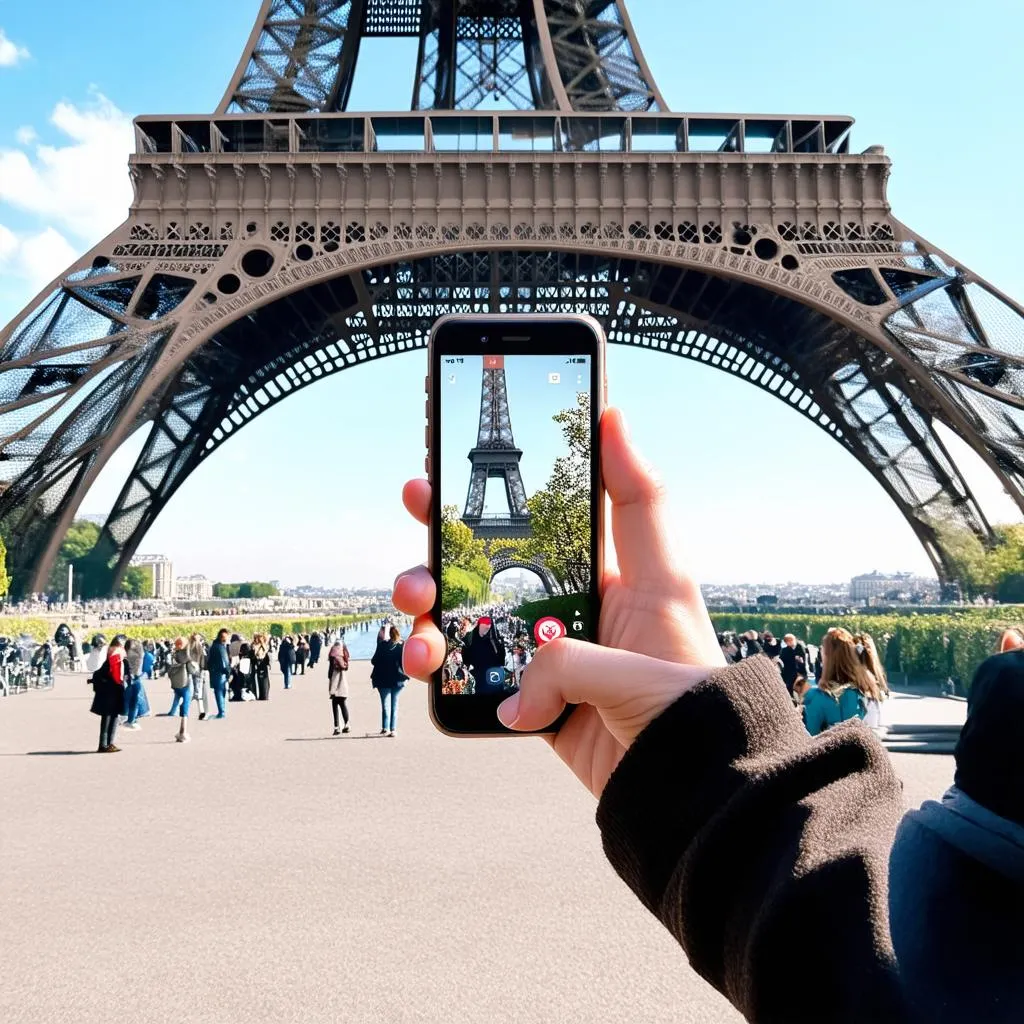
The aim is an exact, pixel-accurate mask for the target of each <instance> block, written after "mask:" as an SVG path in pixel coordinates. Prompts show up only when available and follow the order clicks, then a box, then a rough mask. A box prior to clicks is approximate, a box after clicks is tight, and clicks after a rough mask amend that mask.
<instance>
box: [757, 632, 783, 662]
mask: <svg viewBox="0 0 1024 1024" xmlns="http://www.w3.org/2000/svg"><path fill="white" fill-rule="evenodd" d="M761 653H762V654H765V655H767V656H768V657H769V658H771V659H772V660H774V659H775V658H778V657H779V655H780V654H781V653H782V644H781V643H780V642H779V641H778V640H776V639H775V637H774V636H772V633H771V630H769V629H766V630H765V631H764V632H763V633H762V634H761Z"/></svg>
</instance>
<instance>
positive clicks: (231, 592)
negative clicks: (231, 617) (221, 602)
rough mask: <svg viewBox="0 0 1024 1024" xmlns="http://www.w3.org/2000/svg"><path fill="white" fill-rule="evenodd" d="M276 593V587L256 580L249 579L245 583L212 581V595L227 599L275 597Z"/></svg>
mask: <svg viewBox="0 0 1024 1024" xmlns="http://www.w3.org/2000/svg"><path fill="white" fill-rule="evenodd" d="M277 594H278V590H277V587H273V586H271V585H270V584H269V583H261V582H259V581H257V580H249V581H248V582H246V583H214V585H213V596H214V597H224V598H227V599H228V600H232V599H234V598H243V597H276V596H277Z"/></svg>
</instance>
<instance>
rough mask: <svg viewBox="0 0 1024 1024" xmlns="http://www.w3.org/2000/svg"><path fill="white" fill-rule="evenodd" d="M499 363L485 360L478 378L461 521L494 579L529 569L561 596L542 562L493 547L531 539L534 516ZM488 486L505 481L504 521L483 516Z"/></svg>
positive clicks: (502, 516) (548, 590) (559, 590)
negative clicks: (477, 419)
mask: <svg viewBox="0 0 1024 1024" xmlns="http://www.w3.org/2000/svg"><path fill="white" fill-rule="evenodd" d="M499 362H501V360H500V357H498V359H497V360H494V359H493V358H492V359H488V358H487V357H485V358H484V367H483V370H482V371H481V375H480V424H479V427H478V430H477V439H476V447H475V448H472V449H471V450H470V452H469V455H468V456H467V457H468V458H469V462H470V466H471V469H470V471H469V490H468V492H467V493H466V510H465V512H464V513H463V515H462V521H463V522H464V523H465V524H466V525H467V526H468V527H469V528H470V529H471V530H472V531H473V536H474V537H476V538H477V539H478V540H482V541H483V542H484V545H485V550H486V551H487V555H488V557H489V558H490V560H491V567H492V570H493V574H494V575H495V576H496V575H497V574H498V573H499V572H502V571H503V570H505V569H511V568H513V566H519V567H522V568H528V569H531V570H532V571H533V572H535V573H537V575H539V576H540V578H541V579H542V580H543V581H544V586H545V588H546V589H547V592H548V593H549V594H557V593H561V588H560V586H559V585H558V583H557V582H556V581H555V579H554V577H553V575H552V574H551V573H550V572H549V571H548V570H547V569H546V567H545V566H544V563H543V561H541V560H538V559H530V560H528V561H524V560H522V559H521V558H519V557H516V556H513V555H512V554H511V553H509V552H508V551H507V550H506V551H504V552H502V551H501V549H500V546H496V545H495V544H494V542H495V541H500V540H518V539H523V538H527V537H531V536H532V535H533V529H532V526H531V523H530V511H529V509H528V508H527V506H526V488H525V487H524V486H523V477H522V474H521V473H520V471H519V463H520V461H521V459H522V457H523V451H522V449H521V448H517V447H516V441H515V437H513V435H512V416H511V413H510V412H509V408H508V388H507V387H506V382H505V367H504V365H498V363H499ZM489 363H493V364H494V365H488V364H489ZM488 480H501V481H502V483H503V484H504V487H505V501H506V503H507V505H508V512H507V514H506V515H498V516H495V515H485V513H484V504H485V499H486V497H487V481H488Z"/></svg>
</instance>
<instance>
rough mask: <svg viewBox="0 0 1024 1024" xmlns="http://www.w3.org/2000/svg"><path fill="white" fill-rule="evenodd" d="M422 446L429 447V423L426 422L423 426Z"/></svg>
mask: <svg viewBox="0 0 1024 1024" xmlns="http://www.w3.org/2000/svg"><path fill="white" fill-rule="evenodd" d="M423 447H424V448H428V449H429V448H430V424H429V423H428V424H427V425H426V426H425V427H424V428H423Z"/></svg>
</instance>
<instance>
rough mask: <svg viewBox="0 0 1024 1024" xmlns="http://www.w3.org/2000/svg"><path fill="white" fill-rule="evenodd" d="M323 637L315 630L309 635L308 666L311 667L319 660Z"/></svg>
mask: <svg viewBox="0 0 1024 1024" xmlns="http://www.w3.org/2000/svg"><path fill="white" fill-rule="evenodd" d="M323 645H324V638H323V637H322V636H321V635H320V634H319V633H318V632H316V631H315V630H314V631H313V632H312V633H311V634H310V635H309V667H310V669H313V668H314V667H315V666H316V664H317V663H318V662H319V661H320V652H321V650H322V648H323Z"/></svg>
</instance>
